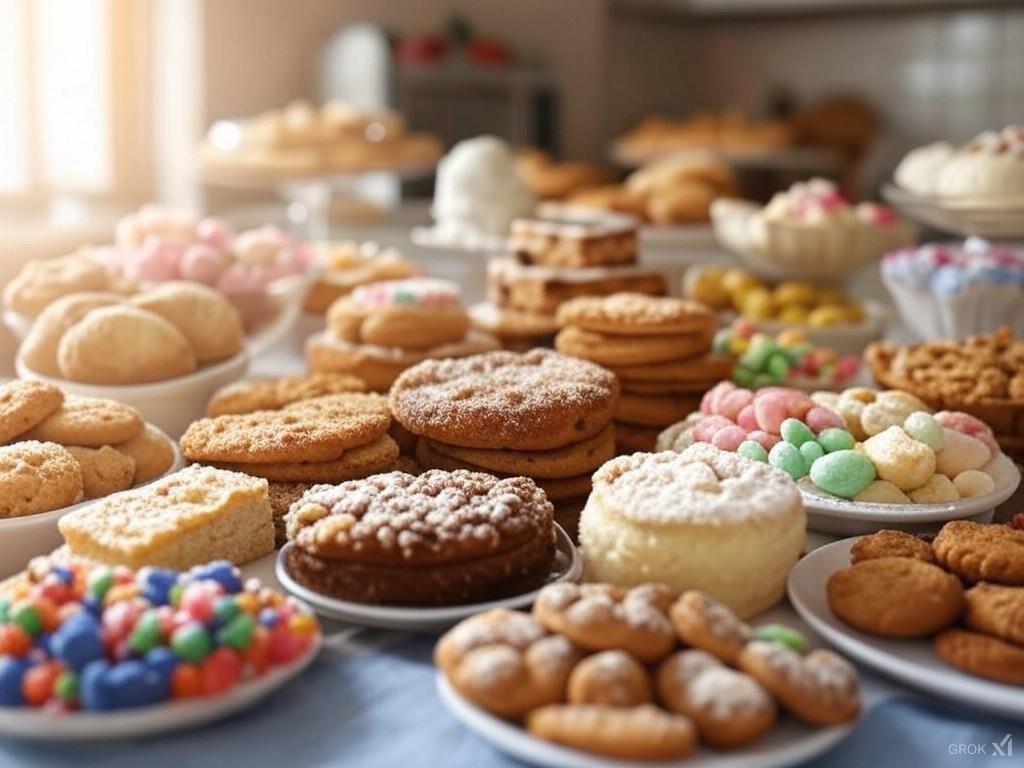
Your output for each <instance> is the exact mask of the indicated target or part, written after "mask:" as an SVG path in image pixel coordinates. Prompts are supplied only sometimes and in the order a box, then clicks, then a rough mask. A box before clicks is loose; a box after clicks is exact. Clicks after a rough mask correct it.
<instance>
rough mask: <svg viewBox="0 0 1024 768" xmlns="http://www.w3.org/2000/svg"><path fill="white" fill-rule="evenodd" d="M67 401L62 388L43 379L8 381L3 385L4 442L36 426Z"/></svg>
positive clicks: (0, 418) (0, 437)
mask: <svg viewBox="0 0 1024 768" xmlns="http://www.w3.org/2000/svg"><path fill="white" fill-rule="evenodd" d="M63 402H64V393H63V392H61V390H60V389H58V388H57V387H55V386H53V385H52V384H44V383H43V382H41V381H8V382H7V383H5V384H2V385H0V443H6V442H9V441H11V440H13V439H14V438H15V437H17V436H18V435H21V434H24V433H25V432H27V431H28V430H30V429H32V427H34V426H36V425H37V424H39V423H40V422H42V421H43V420H44V419H46V418H47V417H48V416H49V415H50V414H52V413H54V412H55V411H57V409H59V408H60V407H61V404H62V403H63Z"/></svg>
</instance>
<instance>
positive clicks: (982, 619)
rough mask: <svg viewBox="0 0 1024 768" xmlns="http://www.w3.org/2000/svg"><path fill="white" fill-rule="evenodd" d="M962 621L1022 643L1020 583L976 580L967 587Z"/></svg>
mask: <svg viewBox="0 0 1024 768" xmlns="http://www.w3.org/2000/svg"><path fill="white" fill-rule="evenodd" d="M966 597H967V611H966V613H965V614H964V623H965V624H966V625H967V626H968V627H969V628H971V629H973V630H976V631H978V632H984V633H985V634H988V635H994V636H995V637H998V638H999V639H1000V640H1006V641H1007V642H1008V643H1016V644H1017V645H1022V646H1024V587H1004V586H1001V585H999V584H986V583H981V584H976V585H975V586H973V587H971V588H970V589H969V590H967V595H966Z"/></svg>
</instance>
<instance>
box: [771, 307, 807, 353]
mask: <svg viewBox="0 0 1024 768" xmlns="http://www.w3.org/2000/svg"><path fill="white" fill-rule="evenodd" d="M779 319H780V320H783V317H782V315H779ZM784 322H785V321H784ZM775 341H777V342H778V343H779V345H780V346H783V347H786V348H787V349H788V348H789V347H795V346H796V345H797V344H803V343H804V342H805V341H807V337H806V336H804V334H803V332H802V331H798V330H796V329H795V328H789V329H787V330H785V331H783V332H782V333H780V334H779V335H778V336H776V337H775Z"/></svg>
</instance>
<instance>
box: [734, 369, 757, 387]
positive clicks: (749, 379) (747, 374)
mask: <svg viewBox="0 0 1024 768" xmlns="http://www.w3.org/2000/svg"><path fill="white" fill-rule="evenodd" d="M732 380H733V381H734V382H736V384H738V385H739V386H741V387H748V388H749V387H751V386H753V384H754V372H753V371H751V370H748V369H746V368H744V367H743V366H742V365H734V366H733V369H732Z"/></svg>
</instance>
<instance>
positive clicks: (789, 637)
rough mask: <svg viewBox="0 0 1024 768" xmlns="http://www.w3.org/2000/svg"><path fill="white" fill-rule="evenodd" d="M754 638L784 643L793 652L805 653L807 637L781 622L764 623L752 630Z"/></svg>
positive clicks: (779, 643)
mask: <svg viewBox="0 0 1024 768" xmlns="http://www.w3.org/2000/svg"><path fill="white" fill-rule="evenodd" d="M754 639H755V640H764V641H766V642H769V643H777V644H778V645H784V646H786V647H787V648H789V649H790V650H791V651H794V652H795V653H799V654H800V655H803V654H805V653H807V647H808V646H807V638H806V637H804V636H803V635H802V634H801V633H799V632H797V631H796V630H795V629H793V628H791V627H787V626H784V625H782V624H765V625H764V626H763V627H758V628H757V629H755V630H754Z"/></svg>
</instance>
